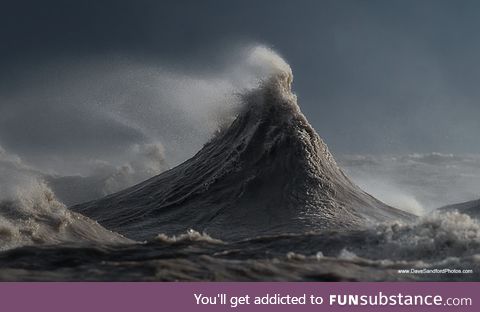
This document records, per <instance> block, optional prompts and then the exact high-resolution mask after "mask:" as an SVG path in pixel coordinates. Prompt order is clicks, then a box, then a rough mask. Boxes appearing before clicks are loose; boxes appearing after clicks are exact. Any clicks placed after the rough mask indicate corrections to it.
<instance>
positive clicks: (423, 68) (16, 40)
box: [0, 0, 480, 153]
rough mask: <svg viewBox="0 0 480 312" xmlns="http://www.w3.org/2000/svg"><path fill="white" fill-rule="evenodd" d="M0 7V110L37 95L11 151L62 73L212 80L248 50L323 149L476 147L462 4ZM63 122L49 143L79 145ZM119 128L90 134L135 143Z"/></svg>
mask: <svg viewBox="0 0 480 312" xmlns="http://www.w3.org/2000/svg"><path fill="white" fill-rule="evenodd" d="M0 12H1V13H0V38H1V49H0V68H1V71H0V88H1V89H0V92H1V93H0V99H3V100H4V101H0V108H1V106H5V105H6V104H5V99H9V100H11V99H13V100H15V99H16V97H15V96H16V95H18V94H22V93H23V95H25V93H28V92H31V90H32V88H36V89H37V90H36V92H41V93H43V94H44V96H43V97H40V98H39V100H38V101H37V103H36V104H35V105H34V106H35V107H33V106H32V105H30V104H31V102H32V101H34V100H33V99H25V97H22V99H21V100H19V101H18V103H14V104H10V108H9V110H23V112H22V114H21V116H22V120H15V121H14V122H13V121H11V120H8V122H7V121H5V116H4V119H3V120H2V123H3V125H1V126H0V128H1V132H0V142H1V143H3V145H4V146H5V145H7V146H8V147H9V148H10V149H13V150H16V149H18V150H26V149H27V148H26V147H25V146H22V145H24V144H28V145H29V147H31V146H32V144H33V142H31V140H28V139H26V137H28V136H29V135H35V133H36V132H37V129H35V126H45V125H46V124H48V122H43V123H39V122H38V121H35V122H31V121H32V119H37V118H38V117H40V118H44V117H42V116H43V115H42V111H43V104H42V103H40V102H42V101H49V100H52V99H50V98H49V97H50V96H51V94H48V93H49V88H50V87H52V88H54V87H55V86H57V85H58V83H59V81H58V80H60V81H62V80H63V79H64V75H67V74H69V73H71V72H72V71H75V69H72V68H71V66H72V65H71V64H76V65H77V67H80V68H81V67H82V65H81V64H82V62H84V61H85V60H89V61H90V60H91V59H92V58H93V59H95V62H96V64H98V65H96V66H100V67H101V66H105V67H108V66H109V64H110V62H111V60H112V58H114V57H116V56H120V57H127V58H129V59H134V60H135V61H140V62H143V63H145V64H155V63H157V62H161V63H162V64H165V63H169V64H174V66H181V67H182V68H184V69H185V70H196V71H199V70H200V71H213V70H216V68H220V67H222V66H223V65H224V64H223V62H226V61H227V60H226V59H225V58H224V57H223V56H222V55H223V54H219V53H218V51H227V50H233V49H235V46H236V45H241V44H243V43H249V42H260V43H263V44H265V45H267V46H270V47H272V48H273V49H275V50H276V51H278V52H279V53H280V54H281V55H282V56H283V57H284V58H285V59H286V60H287V61H288V62H289V63H290V65H291V66H292V68H293V71H294V75H295V86H294V87H295V91H296V93H297V95H298V97H299V100H300V105H301V107H302V109H303V110H304V112H305V113H306V115H307V117H308V118H309V120H310V121H311V123H312V124H313V126H314V127H315V128H316V129H317V130H318V131H319V133H320V134H321V135H322V137H324V139H325V140H326V141H327V143H328V145H329V146H330V148H331V149H332V150H333V151H334V152H338V153H365V152H369V153H372V152H373V153H396V152H432V151H438V152H463V153H475V152H480V144H479V143H480V137H479V136H478V133H480V122H479V121H478V119H479V118H478V117H479V116H480V105H479V103H478V100H479V99H480V88H479V87H478V82H479V81H480V69H479V66H478V61H477V60H478V55H480V37H479V35H478V29H479V27H480V18H479V17H480V5H479V4H478V2H476V1H461V2H458V1H438V0H435V1H425V0H422V1H361V0H359V1H278V0H276V1H182V0H180V1H179V0H175V1H141V0H140V1H118V0H116V1H97V0H96V1H88V0H87V1H48V0H46V1H2V8H1V10H0ZM62 64H69V65H68V66H63V65H62ZM80 75H81V74H80ZM85 75H87V76H88V74H85ZM94 79H95V77H94V76H93V75H92V80H94ZM91 83H92V84H95V82H91ZM38 90H40V91H38ZM55 92H57V91H55ZM84 92H85V91H82V93H84ZM73 96H78V95H76V94H73ZM52 97H58V94H53V95H52ZM63 99H64V98H63ZM10 102H11V101H10ZM22 102H23V103H22ZM25 102H29V103H30V104H25ZM22 106H23V107H22ZM27 106H28V108H25V107H27ZM3 113H5V112H3ZM15 116H18V115H15ZM45 118H47V117H45ZM78 118H81V117H78ZM94 119H95V117H92V120H91V121H90V123H92V124H94V123H95V121H94ZM18 123H20V124H22V125H23V126H25V127H27V128H23V130H22V129H18V128H22V127H18V126H17V127H11V124H18ZM5 125H9V126H10V128H11V129H12V128H15V131H13V130H12V131H9V129H8V127H6V126H5ZM29 125H30V126H29ZM65 126H66V127H67V131H65V132H66V134H65V136H67V135H69V134H70V135H73V137H61V133H55V138H56V139H55V140H57V141H58V142H56V143H58V144H64V143H65V141H69V140H77V139H79V138H82V137H83V136H84V133H83V132H82V131H80V129H77V130H75V131H68V125H65ZM92 129H95V127H86V129H84V131H85V132H87V134H86V136H87V137H88V135H89V134H88V132H89V131H93V130H92ZM48 131H49V132H55V129H49V130H48ZM48 131H47V132H48ZM121 131H122V130H121V129H120V130H119V129H116V128H113V127H111V128H110V129H105V135H104V139H105V140H116V139H115V138H117V140H120V139H121V138H122V137H126V139H127V140H128V139H130V137H129V135H135V134H131V133H130V134H125V133H122V132H121ZM116 132H120V133H119V134H118V133H116ZM37 134H38V133H37ZM117 134H118V135H117ZM48 136H52V133H48V134H45V135H38V140H37V143H38V145H39V146H38V148H42V146H45V145H44V144H47V143H48V142H43V141H47V140H46V137H48ZM54 143H55V142H54ZM98 144H102V142H101V139H100V140H99V141H98ZM53 145H54V144H53ZM52 148H53V147H52Z"/></svg>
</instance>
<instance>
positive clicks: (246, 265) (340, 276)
mask: <svg viewBox="0 0 480 312" xmlns="http://www.w3.org/2000/svg"><path fill="white" fill-rule="evenodd" d="M479 235H480V227H479V225H478V223H476V222H475V221H473V220H471V219H470V218H469V217H467V216H465V215H460V214H450V215H445V216H436V217H432V218H429V219H425V220H423V221H421V222H418V223H416V224H415V225H410V226H406V225H398V224H393V225H388V226H387V225H384V226H379V227H377V228H375V229H368V230H357V231H325V232H321V233H307V234H291V235H275V236H266V237H258V238H253V239H246V240H241V241H237V242H223V241H221V240H216V239H213V238H211V237H209V236H208V235H202V234H200V233H198V232H195V231H189V232H187V233H186V234H183V235H180V236H178V237H168V236H165V235H159V236H158V237H157V238H156V239H155V240H152V241H150V242H146V243H130V244H117V245H100V244H95V245H84V246H82V245H78V244H74V245H72V244H70V245H65V244H64V245H55V246H30V247H20V248H16V249H13V250H8V251H5V252H2V253H1V254H0V266H1V270H0V279H2V280H28V281H31V280H67V281H68V280H101V281H118V280H127V281H198V280H203V281H385V280H392V281H399V280H458V281H460V280H461V281H466V280H480V274H479V273H480V240H479ZM412 268H414V269H418V270H421V269H445V268H446V269H458V270H464V269H469V270H473V273H463V274H462V273H457V274H453V273H443V274H433V273H432V274H399V273H398V270H399V269H408V270H410V269H412Z"/></svg>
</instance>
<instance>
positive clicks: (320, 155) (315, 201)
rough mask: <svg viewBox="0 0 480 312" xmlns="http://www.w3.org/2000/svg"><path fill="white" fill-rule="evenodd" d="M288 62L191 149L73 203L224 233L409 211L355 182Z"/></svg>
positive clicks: (134, 219) (303, 227)
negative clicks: (124, 184)
mask: <svg viewBox="0 0 480 312" xmlns="http://www.w3.org/2000/svg"><path fill="white" fill-rule="evenodd" d="M291 83H292V74H291V70H290V68H289V67H288V65H286V63H281V66H278V67H277V70H276V71H275V72H273V74H272V76H271V78H270V79H268V80H266V81H264V82H263V83H262V84H261V86H260V87H259V88H257V89H255V90H253V91H249V92H247V94H245V95H243V96H242V100H243V109H242V110H241V112H240V113H239V114H238V116H237V117H236V119H235V120H234V121H233V123H232V124H231V125H230V126H229V127H228V128H226V129H224V130H221V131H219V132H218V133H217V134H216V135H215V137H214V138H213V139H211V140H210V142H208V143H207V144H206V145H205V146H204V147H203V148H202V149H201V150H200V151H199V152H198V153H197V154H196V155H195V156H194V157H192V158H191V159H189V160H187V161H186V162H184V163H182V164H181V165H179V166H177V167H175V168H173V169H171V170H169V171H166V172H164V173H162V174H160V175H158V176H156V177H154V178H152V179H150V180H148V181H146V182H143V183H141V184H138V185H136V186H133V187H131V188H129V189H127V190H125V191H121V192H119V193H116V194H113V195H110V196H107V197H105V198H103V199H100V200H97V201H92V202H89V203H86V204H81V205H77V206H73V207H72V208H71V209H72V210H74V211H77V212H80V213H82V214H84V215H86V216H89V217H91V218H93V219H94V220H97V221H98V222H99V223H100V224H102V225H104V226H105V227H107V228H109V229H111V230H114V231H118V232H119V233H122V234H124V235H126V236H127V237H130V238H134V239H148V238H151V237H153V236H154V235H155V234H156V233H165V234H168V235H172V234H179V233H182V232H185V231H186V230H187V229H189V228H194V229H195V230H198V231H204V232H207V233H209V234H212V235H213V236H214V237H218V238H222V239H238V238H244V237H252V236H255V235H262V234H274V233H292V232H304V231H308V230H314V231H315V230H323V229H335V228H357V227H361V226H364V225H367V224H370V223H376V222H383V221H389V220H411V219H413V218H414V217H413V216H412V215H410V214H408V213H406V212H403V211H400V210H397V209H394V208H392V207H389V206H387V205H385V204H383V203H382V202H380V201H378V200H376V199H375V198H373V197H372V196H370V195H368V194H366V193H365V192H363V191H362V190H361V189H360V188H358V187H357V186H355V185H354V184H353V183H352V182H351V181H350V180H349V179H348V178H347V177H346V176H345V175H344V173H343V172H342V171H341V170H340V168H339V167H338V165H337V164H336V162H335V160H334V159H333V157H332V155H331V154H330V152H329V151H328V148H327V146H326V145H325V143H324V142H323V141H322V139H321V138H320V137H319V136H318V134H317V133H316V132H315V130H314V129H313V128H312V127H311V126H310V124H309V123H308V121H307V120H306V118H305V117H304V115H303V114H302V113H301V111H300V109H299V107H298V105H297V101H296V97H295V95H294V94H293V93H292V92H291Z"/></svg>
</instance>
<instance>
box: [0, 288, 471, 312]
mask: <svg viewBox="0 0 480 312" xmlns="http://www.w3.org/2000/svg"><path fill="white" fill-rule="evenodd" d="M380 291H381V292H382V293H383V294H385V295H392V294H398V293H399V292H401V293H403V294H404V295H441V296H443V297H444V298H453V297H458V298H467V297H469V298H471V299H472V305H471V306H444V305H441V306H425V305H423V306H398V305H397V306H330V305H328V303H324V304H322V305H311V304H305V305H248V306H239V307H237V308H230V307H229V305H196V301H195V298H194V293H202V294H205V295H213V296H214V295H216V294H217V293H226V294H228V295H229V296H244V295H247V294H248V295H250V296H263V295H265V294H267V293H269V294H274V293H280V294H282V295H287V294H290V295H303V294H304V293H305V294H317V295H319V296H322V297H324V298H325V300H326V301H328V297H329V295H330V294H342V295H345V294H352V295H353V294H359V295H375V294H378V293H379V292H380ZM479 296H480V283H474V282H468V283H464V282H459V283H440V282H435V283H431V282H419V283H403V282H400V283H390V282H389V283H313V282H312V283H284V282H282V283H156V282H155V283H154V282H152V283H143V282H142V283H140V282H139V283H91V282H84V283H64V282H62V283H56V282H51V283H16V282H15V283H14V282H11V283H0V300H1V304H0V306H1V309H2V311H9V312H13V311H49V312H56V311H59V312H60V311H61V312H77V311H78V312H80V311H82V312H85V311H102V312H103V311H105V312H106V311H115V312H123V311H125V312H126V311H128V312H143V311H145V312H149V311H152V312H153V311H157V312H158V311H462V312H463V311H477V312H478V311H480V305H479V304H478V303H477V299H478V297H479Z"/></svg>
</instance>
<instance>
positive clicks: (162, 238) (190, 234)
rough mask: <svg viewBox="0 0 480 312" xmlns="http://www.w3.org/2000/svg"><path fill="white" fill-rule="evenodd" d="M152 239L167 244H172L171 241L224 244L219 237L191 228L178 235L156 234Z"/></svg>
mask: <svg viewBox="0 0 480 312" xmlns="http://www.w3.org/2000/svg"><path fill="white" fill-rule="evenodd" d="M154 241H156V242H162V243H168V244H173V243H178V242H185V241H188V242H207V243H211V244H224V242H223V241H222V240H220V239H216V238H213V237H211V236H210V235H208V234H207V233H205V232H203V233H200V232H197V231H195V230H193V229H189V230H188V231H187V232H186V233H183V234H180V235H173V236H168V235H166V234H163V233H162V234H158V235H157V237H155V239H154Z"/></svg>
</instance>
